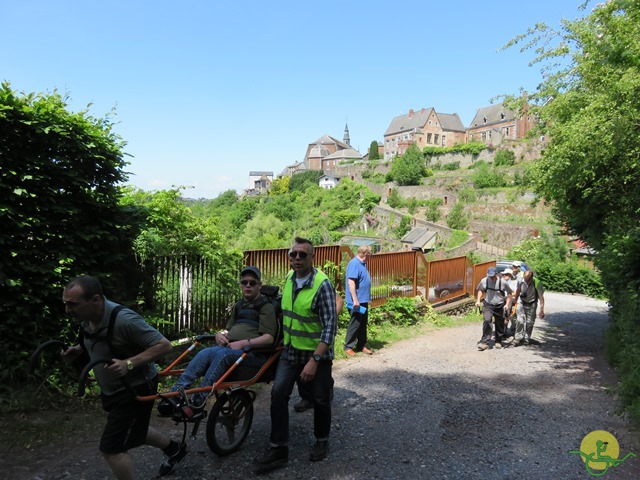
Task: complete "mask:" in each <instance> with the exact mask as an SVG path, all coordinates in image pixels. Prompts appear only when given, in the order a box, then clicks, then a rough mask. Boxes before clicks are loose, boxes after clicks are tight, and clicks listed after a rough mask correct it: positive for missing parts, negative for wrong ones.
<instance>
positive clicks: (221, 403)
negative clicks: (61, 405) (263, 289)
mask: <svg viewBox="0 0 640 480" xmlns="http://www.w3.org/2000/svg"><path fill="white" fill-rule="evenodd" d="M214 339H215V335H214V334H205V335H200V336H198V337H196V338H195V340H194V341H193V343H192V344H191V345H190V346H189V347H188V348H187V349H186V350H185V351H184V352H182V353H181V354H180V355H179V356H178V357H177V358H176V359H175V360H174V361H172V362H171V363H170V364H169V366H167V367H166V368H164V369H163V370H160V371H159V372H158V374H159V376H160V377H171V376H176V375H180V374H182V373H183V372H184V368H181V365H184V364H185V362H186V360H187V359H188V357H189V356H190V354H191V353H192V352H194V351H195V350H196V349H197V347H198V346H199V345H200V344H203V343H204V342H207V341H211V340H214ZM60 348H62V349H63V350H66V349H67V348H68V345H66V344H65V343H64V342H63V341H62V340H57V339H56V340H49V341H47V342H45V343H43V344H41V345H40V346H39V347H38V348H37V349H36V351H35V352H34V353H33V355H32V356H31V365H30V371H31V372H32V373H33V372H34V371H35V370H36V369H37V368H38V365H41V364H42V361H43V360H42V358H41V357H42V354H43V353H45V351H51V350H52V349H55V350H56V351H59V349H60ZM282 349H283V347H282V345H281V342H277V344H275V345H268V346H262V345H256V346H253V345H251V346H247V347H245V348H244V349H243V351H244V353H243V354H242V356H241V357H240V358H238V360H236V362H235V363H234V364H233V365H231V367H230V368H229V369H228V370H227V371H226V372H225V373H224V374H223V375H222V376H221V377H220V379H218V381H217V382H216V383H215V384H214V385H212V386H210V387H197V388H190V389H182V390H180V391H176V392H165V393H161V392H159V393H157V394H155V395H148V396H139V395H137V394H136V392H135V390H133V388H132V387H131V386H130V385H128V384H127V383H126V382H125V381H124V379H123V384H124V385H125V387H126V388H128V389H129V390H130V391H131V393H132V395H133V396H134V398H135V399H136V400H137V401H140V402H153V401H155V400H156V399H171V398H176V397H182V399H183V400H186V399H187V398H188V396H189V395H192V394H194V393H198V392H204V393H206V394H208V395H209V399H210V398H215V401H214V403H213V407H212V408H211V411H210V412H209V413H207V410H206V406H207V405H208V404H209V402H208V401H207V402H206V403H205V405H204V408H198V409H192V408H191V407H190V406H189V403H188V401H186V402H180V403H179V404H180V405H181V406H180V407H179V408H176V409H175V410H174V411H173V413H172V414H171V415H169V416H170V417H171V418H172V419H173V421H175V422H176V423H182V424H183V426H184V430H183V435H182V440H183V441H184V440H185V439H186V437H187V429H188V425H189V424H192V425H193V427H192V430H191V438H192V439H194V438H195V437H196V435H197V433H198V429H199V427H200V424H201V423H202V421H203V420H204V419H206V418H207V417H208V419H207V422H206V439H207V445H208V446H209V448H210V449H211V451H212V452H214V453H215V454H217V455H219V456H225V455H229V454H231V453H233V452H235V451H236V450H237V449H238V448H240V446H241V445H242V442H244V440H245V438H246V437H247V435H248V433H249V430H250V429H251V423H252V422H253V402H254V400H255V398H256V392H255V391H253V390H248V387H251V386H252V385H255V384H258V383H269V382H271V381H272V380H273V379H274V378H275V372H276V368H277V365H278V359H279V358H280V354H281V353H282ZM249 353H252V354H256V355H264V356H266V361H265V362H264V364H262V365H261V366H259V367H258V366H256V365H255V364H251V363H252V362H251V361H247V358H249V359H251V357H250V356H249ZM111 363H112V360H111V359H107V358H101V359H96V360H94V361H91V362H89V363H87V364H86V365H84V366H83V367H82V371H81V373H80V376H79V385H78V393H77V395H78V396H79V397H82V396H84V394H85V391H86V387H87V383H88V382H89V381H92V380H93V378H92V377H91V376H90V373H91V370H92V369H93V368H94V367H96V366H98V365H102V364H107V365H108V364H111ZM209 399H208V400H209Z"/></svg>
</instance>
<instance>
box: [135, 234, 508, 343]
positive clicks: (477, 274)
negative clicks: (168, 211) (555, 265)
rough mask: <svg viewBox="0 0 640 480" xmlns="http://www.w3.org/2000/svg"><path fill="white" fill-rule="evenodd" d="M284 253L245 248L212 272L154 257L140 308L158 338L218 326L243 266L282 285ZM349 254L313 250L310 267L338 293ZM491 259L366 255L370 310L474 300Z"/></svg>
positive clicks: (193, 259)
mask: <svg viewBox="0 0 640 480" xmlns="http://www.w3.org/2000/svg"><path fill="white" fill-rule="evenodd" d="M288 253H289V249H288V248H278V249H270V250H247V251H245V252H244V261H243V262H241V264H238V265H231V266H227V267H225V269H224V271H221V270H220V269H219V268H215V267H214V266H213V265H212V263H211V262H209V261H208V260H206V259H204V258H202V257H198V256H189V255H182V256H171V257H159V258H157V259H154V260H152V261H151V262H148V264H147V265H146V268H145V270H146V273H147V275H146V277H147V284H148V285H147V288H146V293H145V299H146V301H145V309H146V310H151V311H152V312H153V314H154V315H157V316H158V317H159V318H160V319H161V320H160V322H159V325H158V327H159V329H160V331H162V333H163V334H165V335H168V336H170V337H175V336H176V335H177V334H179V333H182V332H184V331H185V330H186V331H190V332H194V333H200V332H203V331H210V330H213V329H218V328H221V327H223V326H224V325H225V323H226V320H227V318H228V315H229V312H230V307H231V306H232V305H233V303H234V302H236V301H237V300H238V299H239V298H240V289H239V288H238V275H239V272H240V270H241V269H242V266H243V265H254V266H256V267H258V268H259V269H260V270H261V272H262V276H263V279H262V281H263V283H264V284H268V285H278V286H281V287H282V285H284V279H285V277H286V274H287V272H288V271H289V269H290V263H289V255H288ZM353 256H354V254H353V252H352V251H351V249H350V248H349V247H345V246H341V245H328V246H318V247H315V257H314V266H316V267H318V268H320V269H321V270H323V271H324V272H325V273H326V274H327V275H328V276H329V278H330V279H331V280H332V282H333V284H334V286H335V287H336V289H337V290H338V291H343V290H344V269H345V267H346V264H347V263H348V261H349V260H350V259H352V258H353ZM490 266H495V261H491V262H485V263H481V264H478V265H473V264H472V263H471V260H470V259H468V258H467V257H455V258H448V259H443V260H435V261H428V260H427V259H426V258H425V256H424V255H423V253H422V252H420V251H415V250H410V251H403V252H391V253H378V254H374V255H371V257H370V258H369V260H368V262H367V268H368V270H369V273H370V274H371V284H372V288H371V293H372V298H371V307H377V306H380V305H383V304H384V303H386V301H387V300H388V299H389V298H393V297H415V296H421V297H422V298H424V299H426V300H428V301H429V302H431V303H432V304H434V305H436V304H439V303H443V302H449V301H452V300H456V299H459V298H463V297H466V296H469V295H471V296H473V295H474V289H475V286H476V285H477V284H478V283H479V281H480V279H481V278H482V277H483V276H485V275H486V273H487V269H488V268H489V267H490Z"/></svg>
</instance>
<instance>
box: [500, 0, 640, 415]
mask: <svg viewBox="0 0 640 480" xmlns="http://www.w3.org/2000/svg"><path fill="white" fill-rule="evenodd" d="M638 18H640V3H639V2H637V1H629V0H611V1H608V2H603V3H599V4H598V5H597V6H596V7H595V8H594V9H593V11H592V12H591V13H590V14H589V15H587V16H585V17H583V18H579V19H577V20H574V21H564V22H563V23H562V27H561V29H560V30H559V31H555V30H553V29H551V28H549V27H548V26H547V25H544V24H541V25H537V26H536V27H535V28H532V29H530V30H529V31H528V32H527V33H525V34H523V35H521V36H519V37H517V38H515V39H514V40H513V41H511V42H510V43H509V44H508V45H507V47H509V46H512V45H516V44H523V47H522V49H523V50H528V49H530V48H533V49H535V52H536V55H537V56H536V57H535V59H534V60H533V63H540V64H541V65H542V68H543V71H544V73H545V77H544V81H543V82H542V83H541V84H540V86H539V87H538V90H537V91H536V92H535V93H534V94H532V95H530V96H529V101H530V103H531V104H532V105H533V108H532V109H531V112H530V114H531V115H535V116H536V117H537V118H539V124H540V129H541V133H543V134H544V135H545V136H547V138H549V139H550V141H549V143H548V145H547V146H546V147H545V149H544V152H543V157H542V159H541V160H540V161H539V162H538V163H537V167H538V168H537V175H536V190H537V192H538V193H540V194H541V195H542V197H543V198H544V199H545V200H546V201H548V202H549V203H550V204H551V206H552V209H553V212H554V215H555V216H556V218H557V219H558V221H559V222H560V223H561V224H562V225H563V226H565V228H566V229H567V230H568V231H569V232H570V233H573V234H576V235H578V236H579V237H580V238H582V239H583V240H585V241H586V242H587V243H588V244H589V245H590V246H591V247H593V248H595V249H596V250H597V251H598V256H597V260H596V261H597V265H598V266H599V267H600V270H601V272H602V279H603V281H604V284H605V286H606V288H607V290H608V291H609V292H610V293H611V295H610V302H611V320H612V324H611V329H610V332H609V335H610V337H609V341H608V342H607V345H608V349H607V350H608V355H609V356H610V358H611V359H612V360H613V361H614V363H615V364H616V365H617V367H618V371H619V373H620V381H621V383H620V389H619V392H618V393H619V394H620V395H619V396H620V399H621V401H622V403H623V405H625V406H626V407H627V409H628V411H629V412H630V413H631V415H632V416H633V417H634V418H635V419H636V420H638V421H640V371H639V370H638V368H637V366H638V359H640V344H639V343H638V341H637V339H638V338H640V321H639V320H638V318H640V316H639V315H638V313H640V297H639V294H638V292H640V275H639V274H638V273H639V272H640V221H639V220H640V213H639V212H640V162H638V158H640V135H638V125H639V124H640V114H639V112H640V75H638V68H639V65H640V22H638ZM514 104H517V102H516V101H515V100H514Z"/></svg>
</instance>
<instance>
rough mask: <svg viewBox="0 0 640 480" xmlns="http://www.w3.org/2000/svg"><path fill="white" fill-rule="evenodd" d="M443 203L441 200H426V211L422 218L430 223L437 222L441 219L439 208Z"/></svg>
mask: <svg viewBox="0 0 640 480" xmlns="http://www.w3.org/2000/svg"><path fill="white" fill-rule="evenodd" d="M443 203H444V202H443V201H442V199H441V198H431V199H429V200H427V204H426V207H427V208H426V209H425V211H424V217H425V218H426V219H427V220H429V221H430V222H437V221H438V220H440V218H442V212H441V211H440V206H441V205H442V204H443Z"/></svg>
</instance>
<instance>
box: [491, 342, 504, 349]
mask: <svg viewBox="0 0 640 480" xmlns="http://www.w3.org/2000/svg"><path fill="white" fill-rule="evenodd" d="M493 348H502V343H500V342H496V343H495V344H494V345H493Z"/></svg>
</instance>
